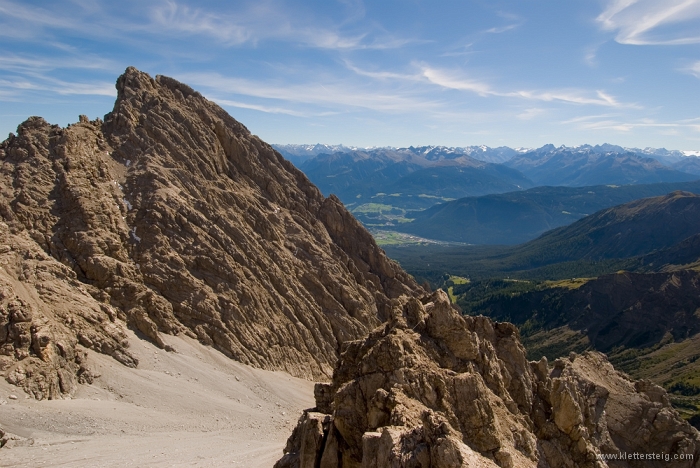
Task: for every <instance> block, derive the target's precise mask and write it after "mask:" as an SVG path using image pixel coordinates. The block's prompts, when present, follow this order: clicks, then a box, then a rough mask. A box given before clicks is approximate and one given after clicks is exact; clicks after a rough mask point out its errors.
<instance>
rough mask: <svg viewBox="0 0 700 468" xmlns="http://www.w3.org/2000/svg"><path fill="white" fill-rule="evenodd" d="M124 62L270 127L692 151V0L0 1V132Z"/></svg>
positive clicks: (364, 139) (70, 117) (696, 104)
mask: <svg viewBox="0 0 700 468" xmlns="http://www.w3.org/2000/svg"><path fill="white" fill-rule="evenodd" d="M129 65H133V66H136V67H137V68H139V69H141V70H143V71H145V72H147V73H149V74H151V75H156V74H163V75H168V76H172V77H174V78H176V79H178V80H180V81H184V82H186V83H188V84H189V85H190V86H192V87H193V88H195V89H197V90H199V91H200V92H202V94H204V95H205V96H206V97H208V98H209V99H212V100H214V101H216V102H218V103H219V104H220V105H221V106H222V107H224V108H225V109H226V110H227V111H228V112H229V113H230V114H231V115H233V116H234V117H235V118H236V119H238V120H239V121H241V122H242V123H243V124H245V125H246V126H247V127H248V128H249V129H250V130H251V131H252V132H253V133H255V134H257V135H259V136H260V137H262V138H263V139H264V140H266V141H268V142H270V143H319V142H320V143H329V144H338V143H343V144H346V145H357V146H385V145H391V146H409V145H429V144H433V145H446V146H467V145H481V144H485V145H489V146H501V145H506V146H512V147H517V146H526V147H538V146H542V145H544V144H547V143H553V144H555V145H561V144H565V145H578V144H583V143H590V144H599V143H604V142H607V143H613V144H619V145H623V146H636V147H646V146H651V147H666V148H668V149H680V150H700V0H600V1H595V0H512V1H499V0H483V1H482V0H471V1H467V0H463V1H457V0H443V1H432V2H428V1H422V0H382V1H364V2H363V1H361V0H323V1H313V0H307V1H285V0H257V1H250V2H249V1H227V2H224V1H199V2H194V1H191V0H177V1H176V0H167V1H160V0H148V1H132V0H123V1H121V2H107V1H97V0H65V1H62V2H56V1H21V2H20V1H15V0H0V135H3V136H4V135H6V134H7V133H8V132H11V131H14V130H15V129H16V127H17V125H18V124H19V123H20V122H21V121H23V120H24V119H26V118H27V117H28V116H30V115H41V116H43V117H45V118H46V119H47V120H48V121H50V122H52V123H57V124H60V125H66V124H68V123H70V122H75V121H77V119H78V115H79V114H81V113H85V114H87V115H88V116H89V117H90V118H95V117H102V116H103V115H104V114H106V113H107V112H109V111H110V110H111V108H112V105H113V103H114V97H115V94H116V93H115V91H114V82H115V81H116V78H117V76H118V75H119V74H121V73H122V72H123V71H124V69H125V68H126V67H127V66H129Z"/></svg>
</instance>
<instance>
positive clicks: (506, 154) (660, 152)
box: [272, 143, 700, 166]
mask: <svg viewBox="0 0 700 468" xmlns="http://www.w3.org/2000/svg"><path fill="white" fill-rule="evenodd" d="M550 146H553V145H545V146H543V147H542V148H525V147H518V148H510V147H508V146H499V147H497V148H491V147H489V146H486V145H480V146H457V147H449V146H418V147H413V146H410V147H408V148H398V147H393V146H384V147H366V148H362V147H357V146H345V145H324V144H320V143H316V144H310V145H281V144H277V145H272V147H273V148H275V149H276V150H277V151H279V152H280V153H281V154H282V156H284V157H285V158H287V159H288V160H290V161H291V162H293V163H294V164H295V165H299V164H301V163H303V162H304V161H306V160H308V159H311V158H314V157H316V156H318V155H319V154H333V153H350V152H352V151H364V152H373V151H378V150H393V151H401V150H407V151H411V152H416V153H433V154H441V155H448V154H456V155H466V156H470V157H472V158H474V159H478V160H479V161H484V162H493V163H504V162H506V161H508V160H510V159H512V158H513V157H515V156H516V155H519V154H524V153H528V152H534V151H541V150H542V149H543V148H548V147H550ZM559 148H562V149H568V150H578V149H581V148H591V149H592V150H593V151H594V152H609V153H634V154H637V155H639V156H644V157H648V158H652V159H656V160H657V161H659V162H661V163H662V164H664V165H667V166H671V165H673V164H675V163H678V162H680V161H683V160H685V159H686V158H687V157H688V156H700V151H680V150H667V149H666V148H649V147H647V148H626V147H622V146H617V145H611V144H608V143H604V144H602V145H596V146H591V145H581V146H571V147H566V146H560V147H559ZM691 159H692V158H691Z"/></svg>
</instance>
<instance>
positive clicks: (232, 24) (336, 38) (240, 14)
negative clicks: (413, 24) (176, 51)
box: [150, 0, 415, 50]
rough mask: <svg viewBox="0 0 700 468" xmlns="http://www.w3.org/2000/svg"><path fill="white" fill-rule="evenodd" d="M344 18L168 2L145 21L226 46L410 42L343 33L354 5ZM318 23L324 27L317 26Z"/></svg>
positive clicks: (281, 8)
mask: <svg viewBox="0 0 700 468" xmlns="http://www.w3.org/2000/svg"><path fill="white" fill-rule="evenodd" d="M344 3H346V4H347V5H348V8H347V9H348V10H349V11H350V13H349V14H350V16H349V17H346V18H345V19H344V21H340V24H334V22H333V21H331V20H329V19H327V18H326V19H324V20H323V21H312V20H311V18H309V17H308V16H305V15H300V14H292V13H290V12H288V11H285V10H286V9H287V8H286V5H285V4H284V3H283V2H279V1H272V0H266V1H261V2H255V3H252V4H250V5H249V6H248V7H247V8H239V9H238V11H236V13H235V14H233V13H231V14H226V13H225V12H222V11H216V12H211V11H207V10H204V9H201V8H192V7H189V6H187V5H182V4H180V3H178V2H176V1H174V0H168V1H165V2H163V3H161V4H159V5H156V6H155V7H153V8H152V9H151V11H150V17H151V20H152V22H153V24H154V25H155V26H157V27H158V28H159V29H160V30H161V31H164V32H168V31H170V32H177V33H180V34H182V33H184V34H191V35H202V36H208V37H211V38H214V39H215V40H217V41H220V42H222V43H224V44H226V45H243V44H252V45H256V44H257V43H258V42H260V41H265V40H284V41H290V42H293V43H298V44H301V45H303V46H307V47H312V48H318V49H336V50H351V49H393V48H398V47H402V46H404V45H406V44H409V43H412V42H415V41H414V40H413V39H410V38H397V37H393V36H391V35H389V34H386V33H382V32H377V31H372V30H371V29H368V28H363V29H361V30H359V31H357V30H355V29H356V28H350V29H352V31H347V32H346V31H343V25H344V24H347V23H352V20H353V19H359V18H361V17H362V16H364V10H363V8H364V7H363V6H362V5H361V3H360V4H358V2H344ZM318 24H328V26H325V27H319V26H318Z"/></svg>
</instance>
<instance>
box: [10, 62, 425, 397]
mask: <svg viewBox="0 0 700 468" xmlns="http://www.w3.org/2000/svg"><path fill="white" fill-rule="evenodd" d="M117 90H118V97H117V100H116V103H115V106H114V110H113V112H111V113H110V114H108V115H106V116H105V120H104V122H102V121H101V120H99V119H97V120H94V121H90V120H89V119H88V118H87V117H85V116H81V117H80V121H79V122H78V123H76V124H74V125H70V126H68V127H67V128H60V127H58V126H56V125H50V124H48V123H47V122H45V121H44V120H43V119H41V118H39V117H32V118H30V119H29V120H27V121H26V122H24V123H23V124H21V125H20V126H19V127H18V130H17V135H10V137H9V138H8V139H7V140H6V141H4V142H2V143H1V144H0V216H1V218H0V231H1V235H0V238H2V241H1V242H2V245H0V259H1V262H2V265H1V266H2V269H0V371H2V373H3V375H4V377H5V378H6V379H7V380H8V381H10V382H12V383H14V384H17V385H21V386H22V387H24V389H25V390H27V391H28V392H29V393H31V394H33V395H34V396H35V397H37V398H57V397H60V396H61V395H62V394H65V393H68V394H70V393H71V392H72V391H73V389H74V387H75V383H76V382H79V381H81V380H89V379H90V378H91V376H90V372H89V368H88V367H86V365H85V362H84V356H85V352H84V351H85V349H84V348H91V349H94V350H96V351H99V352H102V353H106V354H109V355H112V356H114V357H115V359H117V360H118V361H119V362H121V363H123V364H125V365H128V366H135V365H137V362H136V360H135V359H134V358H133V357H131V355H130V354H129V351H128V349H127V347H126V341H125V340H124V337H123V330H124V327H125V326H130V327H133V328H135V329H137V330H138V331H140V332H141V333H143V335H145V336H146V337H148V338H149V339H151V340H153V341H154V342H155V343H157V344H159V345H160V346H161V347H165V344H164V342H163V340H162V338H161V337H160V334H161V333H170V334H178V333H186V334H188V335H191V336H193V337H197V338H198V339H199V340H200V341H201V342H203V343H205V344H208V345H211V346H214V347H216V348H217V349H219V350H221V351H222V352H224V353H225V354H227V355H228V356H230V357H231V358H234V359H236V360H239V361H241V362H243V363H247V364H251V365H254V366H259V367H263V368H267V369H279V370H286V371H288V372H289V373H290V374H292V375H295V376H299V377H305V378H315V379H319V378H327V377H328V376H330V374H331V371H332V367H333V364H334V363H335V361H336V359H337V352H338V349H339V346H340V344H341V343H343V342H345V341H348V340H354V339H357V338H360V337H361V336H364V335H365V334H366V333H367V332H368V331H369V330H370V329H372V328H374V327H376V326H378V325H379V324H380V323H382V322H383V321H384V320H386V318H388V313H389V312H388V311H389V310H390V300H391V299H392V298H396V297H399V296H400V295H402V294H409V295H411V294H415V291H417V290H419V288H418V286H417V285H416V284H415V282H414V281H413V280H412V279H411V278H410V277H409V276H408V275H407V274H405V273H404V272H403V271H402V270H401V269H400V268H399V267H398V265H397V264H395V263H394V262H392V261H391V260H389V259H388V258H387V257H386V256H385V255H384V253H383V252H382V250H381V249H379V248H378V247H377V245H376V244H375V243H374V241H373V239H372V237H371V236H370V234H369V233H368V232H367V231H366V230H365V229H364V228H363V227H362V226H361V225H360V224H359V223H358V222H357V221H356V220H355V219H354V218H353V217H352V216H351V215H350V214H349V213H348V212H347V211H346V210H345V209H344V208H343V206H342V204H341V203H340V202H339V201H338V199H337V198H335V197H333V196H331V197H329V198H324V197H323V196H322V195H321V193H320V192H319V191H318V190H317V189H316V188H315V187H314V186H313V185H312V184H311V183H310V182H309V181H308V179H307V178H306V177H305V176H304V175H303V174H302V173H301V172H299V171H298V170H296V169H295V168H294V167H293V166H292V165H291V164H290V163H288V162H287V161H285V160H284V159H283V158H282V157H281V156H280V155H279V154H278V153H276V152H275V151H274V150H273V149H272V148H271V147H270V146H269V145H268V144H266V143H264V142H262V141H261V140H260V139H259V138H257V137H256V136H254V135H251V134H250V132H249V131H248V130H247V129H246V128H245V127H244V126H243V125H241V124H240V123H239V122H237V121H236V120H234V119H233V118H232V117H230V116H229V115H228V114H227V113H226V112H225V111H224V110H222V109H221V108H220V107H219V106H217V105H216V104H214V103H212V102H209V101H207V100H206V99H205V98H203V97H202V96H201V95H200V94H199V93H197V92H195V91H193V90H192V89H190V88H189V87H188V86H186V85H184V84H181V83H178V82H177V81H175V80H173V79H171V78H167V77H163V76H158V77H156V78H155V79H154V78H151V77H150V76H148V75H147V74H145V73H142V72H139V71H138V70H136V69H134V68H129V69H127V71H126V73H125V74H124V75H122V76H121V77H120V78H119V79H118V81H117Z"/></svg>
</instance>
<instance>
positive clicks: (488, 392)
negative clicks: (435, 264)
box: [275, 291, 700, 468]
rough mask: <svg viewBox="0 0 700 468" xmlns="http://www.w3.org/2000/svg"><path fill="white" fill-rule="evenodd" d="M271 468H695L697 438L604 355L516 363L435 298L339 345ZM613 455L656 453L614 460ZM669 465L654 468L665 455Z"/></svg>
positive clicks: (505, 345)
mask: <svg viewBox="0 0 700 468" xmlns="http://www.w3.org/2000/svg"><path fill="white" fill-rule="evenodd" d="M315 396H316V407H315V408H313V409H310V410H308V411H306V412H305V413H304V414H303V415H302V417H301V418H300V420H299V423H298V425H297V427H296V429H295V430H294V432H293V434H292V435H291V437H290V438H289V440H288V443H287V446H286V448H285V449H284V453H285V454H284V456H283V457H282V458H281V459H280V460H279V461H278V462H277V464H276V465H275V467H276V468H287V467H299V468H310V467H320V468H337V467H341V466H342V467H343V468H354V467H358V468H359V467H362V468H368V467H377V468H379V467H433V468H443V467H445V468H446V467H459V466H464V467H466V466H469V467H502V468H505V467H533V468H534V467H538V468H549V467H551V468H554V467H557V468H558V467H596V468H602V467H607V466H610V467H642V466H644V467H661V466H668V461H669V460H672V461H673V466H678V467H693V466H697V460H698V457H700V435H699V434H698V432H697V431H696V430H695V429H694V428H692V427H691V426H690V425H689V424H688V423H686V422H684V421H683V420H682V419H681V418H680V417H679V416H678V414H677V413H676V412H675V411H674V410H673V409H672V408H671V407H670V404H669V401H668V398H667V396H666V394H665V392H664V390H663V389H662V388H660V387H658V386H656V385H654V384H652V383H650V382H648V381H638V382H633V381H630V380H629V379H628V378H627V377H625V376H624V375H622V374H620V373H618V372H617V371H615V370H614V369H613V367H612V366H611V365H610V364H609V363H608V362H607V360H606V359H605V357H604V355H602V354H599V353H586V354H584V355H582V356H579V355H575V354H572V355H571V356H569V357H568V359H559V360H557V361H555V362H554V363H553V365H551V366H550V365H549V364H548V362H547V360H546V359H544V358H543V359H542V360H540V361H539V362H527V360H526V359H525V350H524V349H523V347H522V345H521V344H520V341H519V337H518V332H517V330H516V329H515V327H514V326H513V325H511V324H508V323H494V322H492V321H491V320H489V319H488V318H486V317H464V316H460V315H458V314H457V313H456V312H455V311H454V310H453V309H452V308H451V305H450V302H449V298H448V297H447V295H446V294H445V293H444V292H442V291H437V292H436V293H434V294H432V295H431V296H427V295H426V296H424V297H422V298H420V299H418V298H411V299H408V298H403V299H401V300H398V301H394V309H393V313H392V318H391V320H390V321H389V322H388V323H386V324H385V325H384V326H383V327H380V328H378V329H376V330H374V331H372V332H371V333H370V334H369V335H368V336H367V337H365V338H364V339H362V340H358V341H355V342H352V343H349V344H348V345H347V346H346V347H345V348H344V350H343V352H342V354H341V358H340V362H339V364H338V366H337V367H336V370H335V372H334V374H333V380H332V382H331V383H330V384H317V386H316V389H315ZM621 453H643V454H657V453H658V454H664V455H662V457H661V458H660V459H656V460H653V459H652V460H648V459H644V460H641V461H640V460H614V459H608V458H606V457H607V456H610V457H612V456H619V454H621ZM666 456H667V457H668V459H664V457H666Z"/></svg>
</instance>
